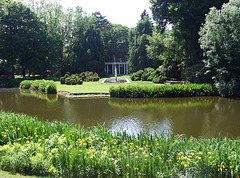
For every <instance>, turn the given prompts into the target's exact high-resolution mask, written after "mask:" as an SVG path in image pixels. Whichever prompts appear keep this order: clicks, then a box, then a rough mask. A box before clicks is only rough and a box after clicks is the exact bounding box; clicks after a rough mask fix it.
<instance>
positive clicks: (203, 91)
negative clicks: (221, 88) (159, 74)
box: [110, 84, 217, 98]
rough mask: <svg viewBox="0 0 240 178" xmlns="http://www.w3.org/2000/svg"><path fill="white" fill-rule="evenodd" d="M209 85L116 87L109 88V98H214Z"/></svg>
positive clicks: (212, 89)
mask: <svg viewBox="0 0 240 178" xmlns="http://www.w3.org/2000/svg"><path fill="white" fill-rule="evenodd" d="M216 95H217V93H216V91H215V89H214V88H213V87H212V86H211V85H209V84H185V85H180V84H176V85H161V86H132V85H128V86H118V87H115V86H113V87H111V88H110V96H111V97H119V98H161V97H196V96H216Z"/></svg>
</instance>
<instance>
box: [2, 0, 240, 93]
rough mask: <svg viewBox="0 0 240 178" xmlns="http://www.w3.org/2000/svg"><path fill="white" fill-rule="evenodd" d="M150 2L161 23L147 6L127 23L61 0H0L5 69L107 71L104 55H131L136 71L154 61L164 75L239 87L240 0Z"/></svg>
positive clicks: (222, 88)
mask: <svg viewBox="0 0 240 178" xmlns="http://www.w3.org/2000/svg"><path fill="white" fill-rule="evenodd" d="M150 2H151V10H152V14H153V20H154V23H153V22H152V19H151V17H150V16H149V15H148V13H147V12H146V11H145V10H144V11H143V13H142V14H141V15H140V19H139V22H138V23H137V25H136V27H135V28H128V27H125V26H122V25H116V24H111V23H110V22H109V21H108V20H107V18H106V17H105V16H103V15H102V14H101V13H100V12H95V13H93V14H91V15H87V13H85V12H84V11H83V9H82V8H81V7H76V8H75V9H73V8H68V9H64V8H63V7H62V6H61V5H60V4H59V2H57V1H55V2H54V3H48V1H47V0H35V1H34V0H28V5H25V4H23V3H21V2H15V1H13V0H9V1H6V0H0V5H1V6H0V7H1V8H0V17H1V18H0V39H1V41H0V63H1V65H0V71H1V70H7V71H9V70H10V72H12V73H13V74H18V73H21V74H22V75H23V76H25V75H26V74H38V75H41V76H43V77H44V76H46V75H49V74H50V75H52V76H56V77H58V78H59V77H60V76H63V75H64V74H65V73H66V72H70V73H71V74H75V73H81V72H84V71H93V72H97V73H98V74H99V75H100V76H102V75H103V74H104V62H110V61H113V59H114V58H115V59H116V60H117V61H119V62H120V61H128V62H129V72H130V73H134V72H137V71H139V70H144V69H145V68H148V67H151V68H153V69H155V70H156V69H158V70H160V71H159V73H160V74H161V75H162V76H160V77H161V78H167V79H172V78H174V79H177V80H187V81H190V82H193V83H210V84H214V85H215V86H216V88H217V89H218V91H219V93H220V94H222V95H225V96H237V95H240V93H239V91H240V90H239V88H240V77H239V76H240V75H239V71H240V69H239V67H238V66H240V64H239V61H240V60H239V57H238V56H240V54H239V50H238V49H239V46H240V42H239V40H238V39H239V38H240V36H239V34H240V29H239V24H240V17H239V13H238V12H239V7H240V4H239V3H240V2H238V1H237V0H230V2H228V0H217V1H216V0H203V1H191V2H190V1H182V2H179V1H168V0H150ZM224 3H225V4H224ZM212 7H214V8H212ZM154 24H155V25H154ZM226 24H227V25H226Z"/></svg>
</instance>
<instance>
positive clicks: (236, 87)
mask: <svg viewBox="0 0 240 178" xmlns="http://www.w3.org/2000/svg"><path fill="white" fill-rule="evenodd" d="M199 34H200V39H199V42H200V44H201V49H202V50H203V51H204V57H205V59H204V65H205V68H206V69H207V70H206V72H207V73H210V74H211V76H212V77H213V79H214V83H215V86H216V87H217V89H218V90H219V93H220V94H222V95H225V96H240V51H239V49H240V41H239V39H240V1H238V0H230V1H229V3H227V4H224V5H223V6H222V8H221V9H220V10H217V9H216V8H211V9H210V12H209V13H208V14H207V16H206V22H205V24H204V25H203V26H202V28H201V30H200V32H199Z"/></svg>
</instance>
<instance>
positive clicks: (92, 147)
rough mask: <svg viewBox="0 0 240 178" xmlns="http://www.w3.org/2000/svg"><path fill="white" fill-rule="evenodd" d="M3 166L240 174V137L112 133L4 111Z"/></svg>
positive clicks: (66, 172)
mask: <svg viewBox="0 0 240 178" xmlns="http://www.w3.org/2000/svg"><path fill="white" fill-rule="evenodd" d="M0 145H2V146H0V158H1V159H0V169H1V170H5V171H10V172H13V173H23V174H28V175H37V176H54V177H238V176H239V175H240V174H239V171H240V138H228V137H223V136H218V137H216V138H212V139H208V138H193V137H190V138H189V137H187V136H184V135H177V136H174V135H147V134H145V133H139V134H138V135H137V136H131V135H129V134H127V133H126V132H121V133H119V132H118V133H115V134H111V133H110V132H109V131H108V130H107V129H106V128H105V127H103V126H98V127H93V128H89V129H84V128H82V127H80V126H73V125H70V124H66V123H61V122H53V123H50V122H41V121H39V120H38V119H37V118H32V117H29V116H26V115H20V114H13V113H6V112H3V111H0Z"/></svg>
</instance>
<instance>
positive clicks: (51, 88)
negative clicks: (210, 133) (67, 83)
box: [46, 82, 57, 94]
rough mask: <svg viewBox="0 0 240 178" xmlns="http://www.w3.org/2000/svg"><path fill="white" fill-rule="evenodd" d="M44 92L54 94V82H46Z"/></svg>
mask: <svg viewBox="0 0 240 178" xmlns="http://www.w3.org/2000/svg"><path fill="white" fill-rule="evenodd" d="M46 93H47V94H56V93H57V86H56V84H55V83H54V82H49V83H48V84H47V86H46Z"/></svg>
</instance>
